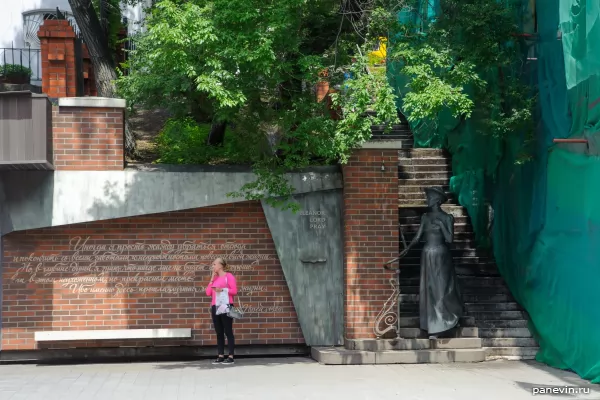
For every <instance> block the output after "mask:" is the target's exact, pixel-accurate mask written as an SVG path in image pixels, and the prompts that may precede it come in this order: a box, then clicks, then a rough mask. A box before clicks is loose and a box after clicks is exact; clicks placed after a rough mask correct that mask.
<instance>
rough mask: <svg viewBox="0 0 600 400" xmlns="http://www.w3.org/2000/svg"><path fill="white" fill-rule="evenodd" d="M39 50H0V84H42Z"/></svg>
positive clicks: (10, 48) (13, 48) (11, 48)
mask: <svg viewBox="0 0 600 400" xmlns="http://www.w3.org/2000/svg"><path fill="white" fill-rule="evenodd" d="M41 61H42V60H41V50H40V49H28V48H26V49H23V48H15V47H9V48H0V82H2V83H16V84H33V85H41V84H42V63H41Z"/></svg>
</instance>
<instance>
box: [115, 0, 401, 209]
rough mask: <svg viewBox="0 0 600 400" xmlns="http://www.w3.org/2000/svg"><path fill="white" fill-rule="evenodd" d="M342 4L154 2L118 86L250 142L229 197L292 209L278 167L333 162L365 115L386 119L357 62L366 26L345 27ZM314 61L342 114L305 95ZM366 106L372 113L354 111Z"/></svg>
mask: <svg viewBox="0 0 600 400" xmlns="http://www.w3.org/2000/svg"><path fill="white" fill-rule="evenodd" d="M343 9H344V8H343V7H342V8H340V3H339V2H338V1H333V0H278V1H266V2H265V1H264V0H240V1H237V2H236V3H235V7H232V6H231V2H226V1H224V0H212V1H205V0H189V1H179V0H162V1H159V2H158V3H157V4H156V6H155V8H154V9H153V12H152V13H151V14H150V16H149V17H148V19H147V21H146V31H145V32H144V33H142V34H140V35H139V36H138V37H137V38H135V43H136V48H135V51H133V52H132V53H131V54H130V60H131V64H130V65H129V68H130V71H131V72H130V74H129V75H128V76H125V77H122V78H121V79H120V80H119V84H118V86H119V90H120V91H121V93H122V94H123V96H125V97H126V98H127V99H128V100H129V103H130V104H131V105H134V104H136V103H138V104H139V103H142V104H144V105H145V106H149V107H155V106H160V107H167V108H169V109H170V111H171V112H172V113H173V114H174V115H175V117H176V118H185V117H187V116H192V117H194V118H196V119H197V120H198V121H199V122H201V121H202V118H205V119H208V120H211V121H214V120H222V121H229V122H231V123H232V124H233V125H234V128H231V129H230V132H232V134H239V135H244V136H246V137H248V140H249V141H251V142H257V141H261V140H262V141H263V143H264V146H263V148H262V151H257V152H256V154H254V155H253V160H254V162H253V165H254V169H255V172H256V173H257V176H258V179H257V181H256V182H253V183H252V184H249V185H247V186H245V187H243V188H241V189H240V191H239V192H236V193H233V194H232V195H234V196H244V197H245V198H247V199H258V198H268V201H269V202H271V203H272V204H278V205H280V204H281V205H284V206H285V207H294V204H293V203H290V202H288V201H287V200H288V196H289V195H290V194H291V193H292V192H293V189H292V187H291V186H290V185H289V184H288V182H287V181H286V179H285V174H284V173H285V172H289V171H294V170H298V169H300V168H304V167H307V166H309V165H313V164H327V163H333V162H338V161H342V162H343V161H344V160H346V159H347V158H348V155H349V154H350V152H351V151H352V149H354V148H355V147H356V146H358V145H359V144H360V143H362V142H363V141H365V140H368V139H369V138H370V135H371V131H370V128H371V125H372V124H373V123H386V122H388V123H393V122H395V121H396V120H397V112H396V108H395V98H394V95H393V93H392V90H391V87H390V86H389V84H388V83H387V81H386V79H385V76H382V75H378V74H371V73H370V72H369V70H368V68H367V67H368V65H367V57H366V56H365V54H367V53H368V51H370V48H371V47H372V46H373V43H374V42H375V41H376V40H377V35H376V34H374V33H370V32H357V30H356V29H355V27H354V26H355V24H356V23H357V22H356V21H354V20H352V19H351V18H346V17H341V15H340V10H343ZM353 18H354V17H353ZM324 71H325V72H326V74H327V78H326V79H327V81H328V82H329V85H330V86H331V87H334V86H336V85H340V87H339V91H337V92H336V93H334V94H332V96H331V104H330V105H331V106H332V107H333V109H339V110H340V111H341V113H342V115H343V118H342V119H339V120H338V119H332V118H331V114H332V113H331V110H330V109H329V108H328V107H327V104H328V102H327V101H323V102H320V103H318V102H316V101H315V94H314V93H313V88H314V87H315V85H316V84H317V82H318V81H320V80H323V79H324V78H323V77H322V75H323V72H324ZM344 73H350V74H351V75H352V79H351V80H346V81H344V79H343V76H344ZM371 109H375V110H377V114H376V115H371V114H369V115H366V112H367V111H368V110H371ZM278 197H279V198H281V199H279V200H275V198H278Z"/></svg>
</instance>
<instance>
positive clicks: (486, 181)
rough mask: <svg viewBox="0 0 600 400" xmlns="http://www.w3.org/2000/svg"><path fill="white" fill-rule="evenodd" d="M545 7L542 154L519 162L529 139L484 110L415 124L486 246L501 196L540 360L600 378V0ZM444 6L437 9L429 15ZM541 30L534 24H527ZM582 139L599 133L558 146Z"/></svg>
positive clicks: (499, 220)
mask: <svg viewBox="0 0 600 400" xmlns="http://www.w3.org/2000/svg"><path fill="white" fill-rule="evenodd" d="M441 1H443V0H441ZM537 3H538V5H537V10H536V14H537V30H538V32H537V33H538V35H537V37H536V39H535V40H534V41H533V46H535V47H534V50H533V51H532V53H531V54H534V55H535V56H534V57H531V55H530V58H534V59H533V60H530V63H531V73H530V75H531V76H530V82H529V83H530V84H531V86H532V88H533V89H534V90H535V91H537V93H538V96H539V101H538V110H537V118H536V119H537V120H536V122H537V130H536V137H535V145H534V147H535V148H534V149H533V156H534V158H533V160H532V161H529V162H527V163H525V164H522V165H520V164H517V163H516V162H515V160H516V158H517V156H518V152H519V149H520V148H521V144H522V139H520V138H519V135H515V138H514V139H513V140H512V142H508V143H506V142H505V143H500V142H499V140H497V139H494V138H492V137H488V136H482V135H480V134H477V133H476V129H475V128H476V127H477V123H478V121H477V116H476V114H474V116H473V118H471V119H470V120H468V121H467V122H463V123H458V122H457V121H454V120H453V119H452V118H447V117H444V116H440V118H439V119H438V120H436V121H417V122H415V123H414V124H412V126H411V127H412V128H413V130H414V133H415V147H442V146H444V147H446V148H448V150H449V151H450V153H451V154H452V157H453V159H452V167H453V175H454V176H453V178H452V180H451V183H450V187H451V190H452V191H453V192H455V193H457V194H458V198H459V202H460V203H461V205H463V206H465V207H466V208H467V210H468V212H469V215H470V216H471V219H472V222H473V225H474V229H475V233H476V234H477V236H478V241H479V243H480V244H481V245H488V244H490V241H489V237H488V235H487V229H486V228H487V225H488V211H487V206H486V204H487V203H490V204H492V206H493V209H494V220H493V233H492V235H491V237H492V239H491V243H492V245H493V250H494V255H495V257H496V262H497V264H498V268H499V270H500V272H501V274H502V275H503V277H504V279H505V280H506V282H507V284H508V286H509V288H510V290H511V292H512V293H513V295H514V297H515V298H516V299H517V301H518V302H519V303H520V304H521V305H522V306H523V307H524V308H525V309H526V310H527V312H528V314H529V316H530V318H531V324H530V325H531V326H530V329H531V331H532V333H533V334H534V336H535V338H536V339H537V340H538V342H539V344H540V350H539V352H538V354H537V357H536V358H537V360H538V361H541V362H544V363H547V364H548V365H551V366H553V367H557V368H561V369H570V370H573V371H574V372H576V373H577V374H579V375H580V376H581V377H583V378H585V379H589V380H592V381H593V382H595V383H598V382H600V340H598V332H600V157H598V145H597V144H598V141H599V140H600V139H599V135H598V131H600V80H599V79H600V77H599V76H600V2H598V1H596V0H595V1H590V0H587V1H586V0H537ZM424 4H425V3H424ZM430 4H432V3H430ZM435 4H436V3H433V5H430V6H429V9H428V11H427V14H429V16H430V17H431V16H432V13H433V14H434V11H435V10H436V8H435V7H437V6H436V5H435ZM529 6H530V2H529V1H523V15H532V14H533V13H532V12H531V10H527V8H528V7H529ZM425 7H426V8H427V6H425ZM422 15H425V13H422ZM411 18H413V19H414V18H415V17H414V15H411V14H410V13H404V14H401V15H400V19H401V21H409V20H410V19H411ZM531 26H532V25H531V24H530V23H529V25H528V22H527V21H524V23H523V27H524V28H523V30H524V31H527V27H531ZM529 32H531V31H529ZM398 70H399V68H398V66H397V65H394V64H390V65H388V75H389V78H390V82H391V83H392V85H393V86H394V87H395V88H396V90H397V94H398V95H399V96H400V97H401V96H402V94H403V93H405V91H406V88H405V85H406V79H405V78H404V77H402V76H400V75H399V73H398ZM490 79H492V78H491V77H490ZM489 82H490V83H491V84H492V86H493V81H491V80H489ZM399 107H400V109H402V101H401V99H400V101H399ZM574 137H577V138H581V137H584V138H586V139H588V140H589V145H586V144H568V145H564V144H561V145H557V144H555V143H553V139H555V138H574Z"/></svg>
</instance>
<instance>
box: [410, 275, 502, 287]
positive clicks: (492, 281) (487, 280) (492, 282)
mask: <svg viewBox="0 0 600 400" xmlns="http://www.w3.org/2000/svg"><path fill="white" fill-rule="evenodd" d="M420 281H421V280H420V278H419V277H411V278H402V279H401V280H400V286H402V285H407V286H414V285H418V284H419V282H420ZM458 281H459V282H460V284H461V286H464V287H482V286H485V287H495V286H499V287H505V285H506V284H505V282H504V279H502V278H495V277H487V276H481V277H471V276H469V277H459V278H458Z"/></svg>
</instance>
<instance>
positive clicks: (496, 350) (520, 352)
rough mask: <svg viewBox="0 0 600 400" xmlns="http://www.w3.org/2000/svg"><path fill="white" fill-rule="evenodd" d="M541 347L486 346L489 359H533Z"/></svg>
mask: <svg viewBox="0 0 600 400" xmlns="http://www.w3.org/2000/svg"><path fill="white" fill-rule="evenodd" d="M538 350H539V347H537V346H536V347H485V354H486V359H487V360H496V359H505V360H533V359H535V356H536V354H537V352H538Z"/></svg>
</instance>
